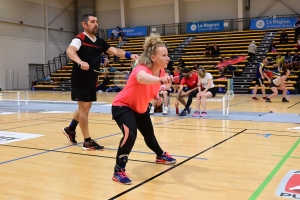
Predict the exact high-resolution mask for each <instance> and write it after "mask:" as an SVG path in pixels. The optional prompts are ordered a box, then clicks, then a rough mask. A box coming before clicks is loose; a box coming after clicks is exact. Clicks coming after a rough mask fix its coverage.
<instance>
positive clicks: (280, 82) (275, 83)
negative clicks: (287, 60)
mask: <svg viewBox="0 0 300 200" xmlns="http://www.w3.org/2000/svg"><path fill="white" fill-rule="evenodd" d="M289 75H290V70H288V69H284V70H283V72H282V73H281V76H278V77H277V78H276V79H274V80H272V81H271V85H270V88H271V90H272V91H273V94H271V95H270V96H269V97H268V98H267V99H266V102H268V103H271V98H273V97H275V96H276V95H277V94H278V90H282V96H283V98H282V102H289V101H288V100H287V99H286V91H287V89H286V87H285V86H293V85H292V84H285V81H286V79H287V78H288V76H289Z"/></svg>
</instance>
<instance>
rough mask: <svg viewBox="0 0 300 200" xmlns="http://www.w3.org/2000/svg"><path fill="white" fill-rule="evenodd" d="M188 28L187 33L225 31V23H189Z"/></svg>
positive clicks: (221, 21) (219, 21)
mask: <svg viewBox="0 0 300 200" xmlns="http://www.w3.org/2000/svg"><path fill="white" fill-rule="evenodd" d="M186 28H187V30H186V32H187V33H200V32H214V31H224V21H223V20H218V21H207V22H189V23H187V25H186Z"/></svg>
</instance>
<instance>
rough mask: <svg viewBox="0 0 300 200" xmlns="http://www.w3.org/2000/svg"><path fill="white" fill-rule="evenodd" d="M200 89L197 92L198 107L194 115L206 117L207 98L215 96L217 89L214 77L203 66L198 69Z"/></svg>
mask: <svg viewBox="0 0 300 200" xmlns="http://www.w3.org/2000/svg"><path fill="white" fill-rule="evenodd" d="M197 86H198V90H199V93H198V94H197V105H196V106H197V107H196V111H195V112H194V114H193V117H206V116H207V113H206V98H210V97H215V96H216V90H215V88H214V87H215V85H214V81H213V77H212V75H211V74H210V73H208V72H206V70H205V69H204V68H203V67H200V68H199V69H198V85H197ZM200 104H202V109H203V111H202V113H201V114H200Z"/></svg>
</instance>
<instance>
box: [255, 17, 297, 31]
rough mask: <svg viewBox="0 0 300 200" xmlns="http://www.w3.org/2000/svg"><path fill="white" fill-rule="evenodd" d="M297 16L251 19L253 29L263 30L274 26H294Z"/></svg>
mask: <svg viewBox="0 0 300 200" xmlns="http://www.w3.org/2000/svg"><path fill="white" fill-rule="evenodd" d="M296 21H297V20H296V19H295V18H276V19H251V21H250V29H251V30H263V29H274V28H294V24H295V23H296Z"/></svg>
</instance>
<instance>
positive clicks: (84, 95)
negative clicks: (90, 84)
mask: <svg viewBox="0 0 300 200" xmlns="http://www.w3.org/2000/svg"><path fill="white" fill-rule="evenodd" d="M71 98H72V100H73V101H84V102H91V101H97V89H96V88H90V89H79V88H71Z"/></svg>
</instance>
